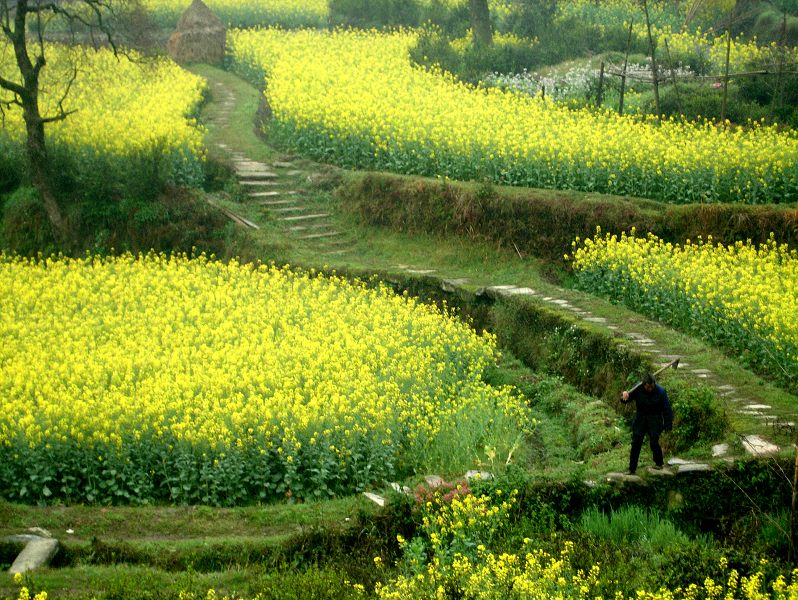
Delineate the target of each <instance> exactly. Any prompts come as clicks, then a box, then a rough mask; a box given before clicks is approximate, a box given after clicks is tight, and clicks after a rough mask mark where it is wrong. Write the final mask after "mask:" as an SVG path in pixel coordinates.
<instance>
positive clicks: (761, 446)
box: [742, 435, 779, 456]
mask: <svg viewBox="0 0 798 600" xmlns="http://www.w3.org/2000/svg"><path fill="white" fill-rule="evenodd" d="M742 443H743V448H745V449H746V451H747V452H748V453H749V454H752V455H754V456H767V455H769V454H775V453H777V452H778V451H779V447H778V446H776V445H775V444H771V443H770V442H768V441H767V440H765V439H763V438H761V437H759V436H758V435H744V436H742Z"/></svg>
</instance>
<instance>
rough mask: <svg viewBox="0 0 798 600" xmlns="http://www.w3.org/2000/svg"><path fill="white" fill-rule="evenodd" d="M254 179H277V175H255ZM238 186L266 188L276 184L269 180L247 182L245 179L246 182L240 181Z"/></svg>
mask: <svg viewBox="0 0 798 600" xmlns="http://www.w3.org/2000/svg"><path fill="white" fill-rule="evenodd" d="M253 177H277V175H253ZM238 185H248V186H254V187H257V186H264V185H274V182H273V181H268V180H265V179H264V180H260V179H254V180H246V179H245V180H241V181H239V182H238Z"/></svg>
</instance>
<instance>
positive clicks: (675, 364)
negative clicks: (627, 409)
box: [621, 358, 681, 402]
mask: <svg viewBox="0 0 798 600" xmlns="http://www.w3.org/2000/svg"><path fill="white" fill-rule="evenodd" d="M680 360H681V358H677V359H674V360H672V361H671V362H669V363H668V364H667V365H663V366H662V368H660V369H659V370H657V371H656V372H654V373H652V375H653V376H654V377H656V376H657V375H659V374H660V373H662V372H663V371H664V370H665V369H669V368H671V367H673V368H674V369H676V368H677V367H678V366H679V361H680ZM641 385H643V382H642V381H638V382H637V383H636V384H634V386H633V387H632V389H630V390H628V393H629V394H631V393H632V392H634V391H635V390H636V389H637V388H639V387H640V386H641ZM621 402H624V400H623V399H622V400H621ZM626 402H629V400H626Z"/></svg>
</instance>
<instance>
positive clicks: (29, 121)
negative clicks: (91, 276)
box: [0, 0, 116, 241]
mask: <svg viewBox="0 0 798 600" xmlns="http://www.w3.org/2000/svg"><path fill="white" fill-rule="evenodd" d="M110 1H111V0H0V29H1V30H2V33H3V37H4V38H5V39H3V38H0V48H1V47H2V46H3V45H6V47H8V46H10V47H11V48H12V49H13V53H14V58H15V61H16V67H17V73H16V74H15V75H16V76H9V77H8V78H6V77H3V76H0V88H2V90H5V91H6V93H5V94H3V95H2V96H0V111H4V110H7V109H10V108H11V107H13V106H18V107H19V108H20V109H21V110H22V118H23V121H24V123H25V134H26V141H25V148H26V155H27V159H28V163H29V167H30V172H31V178H32V180H33V185H34V186H35V187H36V190H37V191H38V192H39V195H40V196H41V198H42V202H43V203H44V207H45V210H46V211H47V216H48V217H49V219H50V223H51V224H52V226H53V230H54V233H55V234H56V236H57V237H58V238H60V239H61V240H62V241H63V240H64V239H65V237H66V234H67V231H66V223H65V220H64V210H63V207H62V206H61V205H60V204H59V201H58V198H57V197H56V192H55V185H54V178H53V175H54V174H53V172H52V168H51V163H50V160H49V157H48V152H47V144H46V138H45V126H46V125H47V124H49V123H54V122H56V121H63V120H64V119H66V118H67V117H68V116H69V115H70V114H71V113H72V112H74V111H71V110H67V109H66V108H65V107H64V101H65V100H66V98H67V96H68V95H69V90H70V88H71V87H72V84H73V83H74V81H75V78H76V77H77V67H76V66H73V67H72V69H71V72H70V73H69V75H67V76H66V77H65V78H64V80H63V81H61V82H60V84H61V87H60V90H59V91H58V92H57V93H56V96H60V99H59V100H58V101H57V103H56V104H57V108H56V109H55V110H54V111H53V112H52V114H42V109H41V103H40V92H41V86H42V71H43V70H44V69H45V67H46V66H47V47H46V43H45V33H46V29H47V27H48V26H49V25H51V24H52V23H59V24H60V25H61V26H64V27H65V28H66V31H67V32H68V33H70V34H72V35H73V36H74V35H75V34H76V33H77V32H80V33H81V34H82V35H88V36H89V37H90V39H92V40H94V41H96V37H95V36H99V37H101V38H102V40H103V41H104V42H105V43H107V44H108V45H110V46H111V48H113V50H114V52H116V45H115V44H114V39H113V35H112V27H111V25H110V21H109V17H110V16H111V15H112V14H113V11H112V6H111V5H110Z"/></svg>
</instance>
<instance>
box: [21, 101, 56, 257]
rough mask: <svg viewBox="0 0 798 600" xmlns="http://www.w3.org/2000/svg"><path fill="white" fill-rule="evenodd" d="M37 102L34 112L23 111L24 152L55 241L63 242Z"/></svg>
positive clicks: (42, 124)
mask: <svg viewBox="0 0 798 600" xmlns="http://www.w3.org/2000/svg"><path fill="white" fill-rule="evenodd" d="M38 108H39V107H38V102H36V103H35V105H34V110H30V111H29V110H25V111H24V112H23V118H24V120H25V129H26V131H27V134H28V135H27V140H26V151H27V155H28V162H29V163H30V169H31V175H32V178H33V185H34V186H35V187H36V191H38V192H39V196H41V199H42V202H43V203H44V209H45V211H46V212H47V217H48V218H49V219H50V224H51V225H52V226H53V233H54V234H55V236H56V239H57V240H59V241H61V242H63V241H65V239H66V223H65V222H64V216H63V214H62V213H61V207H60V206H59V205H58V201H57V200H56V198H55V194H54V193H53V183H52V181H53V179H52V173H51V171H50V160H49V158H48V156H47V146H46V144H45V139H44V123H43V121H42V119H41V116H40V115H38V114H36V113H38Z"/></svg>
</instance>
